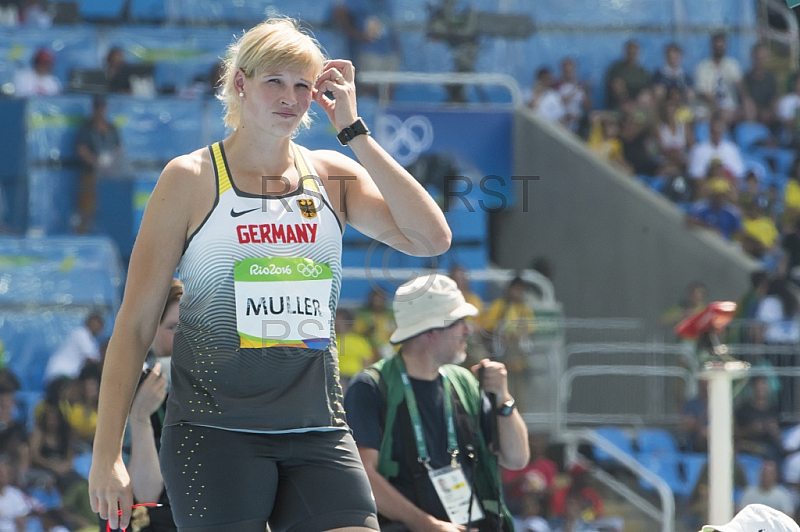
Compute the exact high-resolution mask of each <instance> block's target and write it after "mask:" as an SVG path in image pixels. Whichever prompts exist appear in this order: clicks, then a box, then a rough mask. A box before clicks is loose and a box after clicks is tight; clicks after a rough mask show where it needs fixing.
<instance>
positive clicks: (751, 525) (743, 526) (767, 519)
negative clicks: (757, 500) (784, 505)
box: [701, 504, 800, 532]
mask: <svg viewBox="0 0 800 532" xmlns="http://www.w3.org/2000/svg"><path fill="white" fill-rule="evenodd" d="M701 532H800V527H798V526H797V523H795V522H794V520H792V518H791V517H789V516H788V515H786V514H785V513H783V512H779V511H778V510H775V509H773V508H770V507H769V506H764V505H763V504H749V505H747V506H745V507H744V508H743V509H742V511H741V512H739V513H738V514H736V517H734V518H733V519H732V520H731V522H730V523H728V524H726V525H706V526H704V527H703V530H702V531H701Z"/></svg>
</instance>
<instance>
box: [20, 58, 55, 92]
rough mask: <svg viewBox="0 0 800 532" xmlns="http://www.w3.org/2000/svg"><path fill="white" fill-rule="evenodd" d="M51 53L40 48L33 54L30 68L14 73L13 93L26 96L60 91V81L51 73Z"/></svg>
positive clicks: (52, 61) (52, 59)
mask: <svg viewBox="0 0 800 532" xmlns="http://www.w3.org/2000/svg"><path fill="white" fill-rule="evenodd" d="M53 63H54V58H53V53H52V52H51V51H50V50H48V49H47V48H40V49H39V50H37V51H36V53H35V54H34V56H33V61H32V68H24V69H21V70H18V71H17V72H16V73H15V74H14V94H15V95H16V96H18V97H20V98H27V97H28V96H55V95H57V94H60V93H61V81H60V80H59V79H58V78H57V77H56V76H55V75H54V74H53Z"/></svg>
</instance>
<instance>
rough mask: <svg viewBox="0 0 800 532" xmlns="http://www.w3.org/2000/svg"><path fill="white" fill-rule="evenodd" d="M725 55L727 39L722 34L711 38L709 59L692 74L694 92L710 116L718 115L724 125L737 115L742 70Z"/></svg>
mask: <svg viewBox="0 0 800 532" xmlns="http://www.w3.org/2000/svg"><path fill="white" fill-rule="evenodd" d="M727 54H728V36H727V35H726V34H725V33H723V32H718V33H715V34H714V35H712V36H711V57H710V58H708V59H705V60H703V61H701V62H700V63H699V64H698V65H697V68H696V70H695V75H694V79H695V88H696V89H697V93H698V96H699V97H700V98H701V100H702V101H703V102H704V103H705V105H706V107H707V109H708V111H709V114H711V113H719V114H721V115H722V117H723V118H724V119H725V122H726V123H732V122H733V121H734V120H735V119H736V118H737V115H738V107H739V95H740V94H741V92H742V68H741V66H739V62H738V61H737V60H736V59H734V58H733V57H730V56H728V55H727Z"/></svg>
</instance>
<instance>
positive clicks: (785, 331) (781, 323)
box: [755, 296, 800, 344]
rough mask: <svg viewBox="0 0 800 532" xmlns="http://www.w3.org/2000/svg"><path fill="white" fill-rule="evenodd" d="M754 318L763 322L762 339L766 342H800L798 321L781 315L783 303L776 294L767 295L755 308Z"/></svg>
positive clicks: (799, 324)
mask: <svg viewBox="0 0 800 532" xmlns="http://www.w3.org/2000/svg"><path fill="white" fill-rule="evenodd" d="M755 319H756V320H758V321H760V322H762V323H764V324H765V325H766V329H765V330H764V341H765V342H767V343H768V344H796V343H800V323H798V321H797V319H794V318H786V317H784V315H783V304H782V303H781V300H780V299H779V298H778V297H776V296H767V297H765V298H764V299H763V300H762V301H761V303H759V305H758V308H757V309H756V315H755Z"/></svg>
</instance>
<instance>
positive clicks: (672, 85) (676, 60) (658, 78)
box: [653, 42, 694, 102]
mask: <svg viewBox="0 0 800 532" xmlns="http://www.w3.org/2000/svg"><path fill="white" fill-rule="evenodd" d="M653 89H654V91H655V96H656V99H657V100H658V101H659V102H664V101H666V100H669V99H670V98H668V95H669V94H671V93H672V92H673V91H677V93H678V94H679V95H680V99H679V101H681V102H688V101H690V100H691V99H692V97H693V95H694V93H693V90H692V76H691V75H690V74H689V73H688V72H687V71H686V69H685V68H683V49H682V48H681V47H680V46H679V45H678V44H677V43H674V42H673V43H669V44H668V45H666V46H665V47H664V64H663V65H662V66H661V68H659V69H658V70H656V72H655V74H653Z"/></svg>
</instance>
